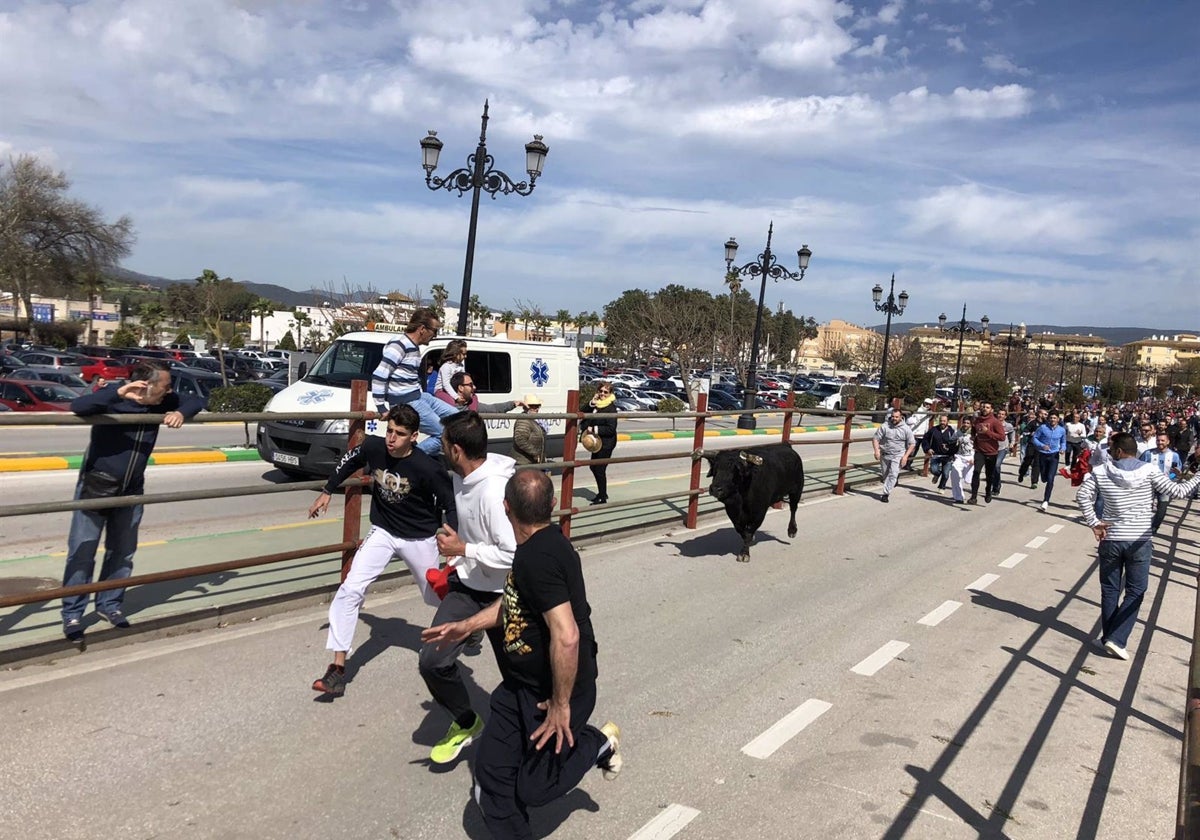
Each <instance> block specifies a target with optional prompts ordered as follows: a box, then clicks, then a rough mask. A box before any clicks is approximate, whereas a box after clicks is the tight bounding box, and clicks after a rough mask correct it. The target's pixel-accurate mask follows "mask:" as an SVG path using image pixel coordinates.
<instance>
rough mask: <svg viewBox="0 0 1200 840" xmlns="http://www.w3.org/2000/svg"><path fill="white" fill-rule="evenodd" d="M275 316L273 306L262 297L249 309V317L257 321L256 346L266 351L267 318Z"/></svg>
mask: <svg viewBox="0 0 1200 840" xmlns="http://www.w3.org/2000/svg"><path fill="white" fill-rule="evenodd" d="M274 314H275V304H273V303H272V302H271V301H269V300H267V299H266V298H264V297H260V298H257V299H256V300H255V301H254V305H253V306H251V307H250V315H251V317H254V318H257V319H258V346H259V347H262V348H264V349H266V343H267V318H269V317H271V316H272V315H274Z"/></svg>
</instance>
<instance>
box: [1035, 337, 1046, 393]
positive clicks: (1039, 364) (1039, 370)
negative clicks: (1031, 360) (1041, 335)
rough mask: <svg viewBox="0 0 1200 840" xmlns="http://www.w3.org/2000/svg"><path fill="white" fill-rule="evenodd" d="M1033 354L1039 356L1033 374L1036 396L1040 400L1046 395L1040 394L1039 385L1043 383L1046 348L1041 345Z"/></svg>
mask: <svg viewBox="0 0 1200 840" xmlns="http://www.w3.org/2000/svg"><path fill="white" fill-rule="evenodd" d="M1033 354H1034V355H1035V356H1037V367H1036V369H1035V370H1034V373H1033V390H1034V394H1035V396H1037V398H1038V399H1039V400H1040V399H1041V398H1042V396H1044V395H1043V394H1042V393H1041V392H1039V388H1040V387H1041V386H1040V385H1039V384H1038V383H1040V382H1041V381H1042V356H1044V355H1046V348H1045V347H1043V346H1042V345H1041V344H1039V345H1038V346H1037V349H1036V350H1034V351H1033Z"/></svg>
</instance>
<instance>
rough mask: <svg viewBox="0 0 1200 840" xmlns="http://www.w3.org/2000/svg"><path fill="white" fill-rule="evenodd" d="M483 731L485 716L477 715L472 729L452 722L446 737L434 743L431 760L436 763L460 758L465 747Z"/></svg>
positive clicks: (430, 755) (446, 762)
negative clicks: (459, 755)
mask: <svg viewBox="0 0 1200 840" xmlns="http://www.w3.org/2000/svg"><path fill="white" fill-rule="evenodd" d="M482 731H483V718H481V717H480V716H479V715H475V723H473V724H472V725H471V728H470V729H463V728H462V727H461V726H459V725H458V724H457V723H452V724H450V728H449V729H448V730H447V731H446V737H444V738H442V740H440V741H438V742H437V743H436V744H434V745H433V749H432V750H430V751H429V760H430V761H432V762H433V763H434V764H449V763H450V762H451V761H453V760H454V759H456V758H458V754H459V753H460V752H462V751H463V747H465V746H467V744H469V743H471V742H472V741H474V740H475V736H476V735H478V734H479V733H480V732H482Z"/></svg>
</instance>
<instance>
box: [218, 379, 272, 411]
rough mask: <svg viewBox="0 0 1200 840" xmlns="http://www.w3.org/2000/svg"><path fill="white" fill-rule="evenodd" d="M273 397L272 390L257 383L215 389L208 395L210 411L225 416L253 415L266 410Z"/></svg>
mask: <svg viewBox="0 0 1200 840" xmlns="http://www.w3.org/2000/svg"><path fill="white" fill-rule="evenodd" d="M272 396H274V392H273V391H272V390H271V389H270V388H268V387H267V386H266V385H259V384H257V383H255V382H248V383H246V384H245V385H230V386H229V387H227V388H213V390H212V393H211V394H209V395H208V410H209V411H214V412H220V413H223V414H231V413H237V414H251V413H255V412H259V411H262V410H263V409H264V408H266V407H267V403H269V402H270V401H271V397H272Z"/></svg>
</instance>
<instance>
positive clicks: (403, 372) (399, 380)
mask: <svg viewBox="0 0 1200 840" xmlns="http://www.w3.org/2000/svg"><path fill="white" fill-rule="evenodd" d="M441 327H442V319H441V318H439V317H438V316H437V313H436V312H434V311H433V310H432V309H429V308H427V307H426V308H423V309H418V310H417V311H416V312H414V313H413V314H412V318H410V319H409V321H408V326H407V327H406V328H405V331H404V333H402V334H401V335H399V336H397V337H396V338H394V339H392V340H391V341H389V342H388V343H387V344H386V345H384V348H383V358H382V359H380V360H379V366H378V367H376V368H375V371H374V372H373V373H372V374H371V397H372V399H373V400H374V401H375V407H376V410H377V411H378V412H379V413H380V414H386V413H387V411H388V409H389V408H391V407H392V406H396V405H411V406H412V407H413V408H414V409H415V410H416V412H417V415H418V416H419V417H420V418H421V432H422V433H423V434H425V435H428V437H426V438H425V440H423V441H421V442H420V443H419V444H417V448H418V449H420V450H421V451H422V452H424V453H425V454H426V455H435V456H436V455H440V454H441V452H442V418H443V417H449V416H450V415H452V414H457V413H458V412H459V410H460V409H458V408H457V407H455V406H452V405H447V404H446V403H444V402H442V401H441V400H439V399H438V398H437V397H435V396H434V395H433V394H430V393H426V392H425V391H424V390H422V388H421V345H422V344H428V343H429V342H430V341H432V340H433V339H434V338H436V337H437V334H438V330H439V329H441Z"/></svg>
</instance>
